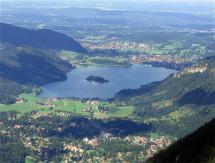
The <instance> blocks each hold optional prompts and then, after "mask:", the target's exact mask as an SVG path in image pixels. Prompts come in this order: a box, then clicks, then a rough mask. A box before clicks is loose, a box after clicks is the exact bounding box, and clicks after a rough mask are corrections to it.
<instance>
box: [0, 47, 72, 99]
mask: <svg viewBox="0 0 215 163" xmlns="http://www.w3.org/2000/svg"><path fill="white" fill-rule="evenodd" d="M0 58H1V59H0V103H11V102H13V101H14V100H15V98H16V96H17V95H18V94H20V93H22V92H23V91H24V89H25V88H26V86H30V87H31V86H34V85H35V86H40V85H42V84H45V83H48V82H52V81H59V80H65V79H66V74H65V73H66V72H68V71H69V70H71V69H72V68H73V66H72V65H71V64H69V63H67V62H64V61H62V60H61V59H60V58H59V57H58V56H57V55H54V54H52V53H51V54H50V53H49V51H46V52H45V53H44V52H43V51H40V50H38V49H34V48H23V47H12V48H6V49H3V50H0Z"/></svg>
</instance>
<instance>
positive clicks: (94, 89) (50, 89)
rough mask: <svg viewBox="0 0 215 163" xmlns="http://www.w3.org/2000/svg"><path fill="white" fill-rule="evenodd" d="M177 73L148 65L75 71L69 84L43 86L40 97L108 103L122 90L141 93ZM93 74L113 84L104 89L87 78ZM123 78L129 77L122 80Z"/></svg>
mask: <svg viewBox="0 0 215 163" xmlns="http://www.w3.org/2000/svg"><path fill="white" fill-rule="evenodd" d="M175 72H176V71H175V70H172V69H168V68H161V67H154V66H152V65H148V64H134V65H132V66H130V67H112V66H111V67H110V66H103V67H97V66H87V67H81V68H75V69H73V70H71V71H70V72H68V73H67V80H64V81H60V82H59V81H57V82H52V83H48V84H46V85H43V86H42V90H43V91H42V93H41V94H40V95H39V96H40V97H46V98H49V97H60V98H71V97H72V98H73V97H74V98H80V99H103V100H108V99H111V98H114V95H115V94H117V93H118V92H120V91H122V90H125V89H138V88H139V87H141V86H142V85H147V84H150V83H151V82H155V81H161V80H163V79H165V78H166V77H168V76H169V75H170V74H172V73H175ZM92 74H93V75H95V76H102V77H104V78H105V79H107V80H109V81H111V82H109V83H106V84H105V85H103V84H100V83H95V82H88V81H86V78H87V77H88V76H89V75H92ZM121 74H126V75H123V76H121ZM140 74H141V75H140ZM155 74H156V75H155Z"/></svg>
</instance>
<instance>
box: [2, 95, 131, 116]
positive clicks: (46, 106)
mask: <svg viewBox="0 0 215 163" xmlns="http://www.w3.org/2000/svg"><path fill="white" fill-rule="evenodd" d="M19 99H22V100H23V102H21V103H14V104H10V105H4V104H0V111H1V112H5V111H17V112H20V113H27V112H32V111H38V112H46V113H55V112H56V111H57V112H59V111H60V112H69V113H72V114H75V115H83V116H90V117H94V118H98V119H104V118H121V117H128V116H130V115H131V114H132V113H133V111H134V107H133V106H117V105H116V104H114V103H107V102H101V101H87V102H82V101H81V100H72V99H43V98H39V97H38V96H36V95H34V94H33V93H30V94H26V93H24V94H21V95H20V96H19ZM99 107H106V108H108V111H106V112H102V111H100V110H99V109H98V108H99Z"/></svg>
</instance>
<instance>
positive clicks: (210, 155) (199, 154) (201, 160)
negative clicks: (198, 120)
mask: <svg viewBox="0 0 215 163" xmlns="http://www.w3.org/2000/svg"><path fill="white" fill-rule="evenodd" d="M214 129H215V119H213V120H211V121H210V122H209V123H207V124H205V125H204V126H203V127H201V128H199V129H198V130H197V131H195V132H194V133H192V134H190V135H188V136H186V137H185V138H183V139H180V140H178V141H177V142H175V143H174V144H172V145H171V146H170V147H168V148H167V149H166V150H163V151H161V152H159V153H158V154H156V155H155V156H154V157H153V158H151V159H149V160H148V163H176V162H177V163H185V162H186V163H191V162H198V163H213V162H215V130H214Z"/></svg>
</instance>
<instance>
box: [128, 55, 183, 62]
mask: <svg viewBox="0 0 215 163" xmlns="http://www.w3.org/2000/svg"><path fill="white" fill-rule="evenodd" d="M128 62H129V63H132V64H141V63H149V62H158V63H163V62H164V63H174V64H182V63H185V62H187V61H186V59H184V58H181V57H177V56H171V55H144V54H143V55H133V56H131V57H130V58H128Z"/></svg>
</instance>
